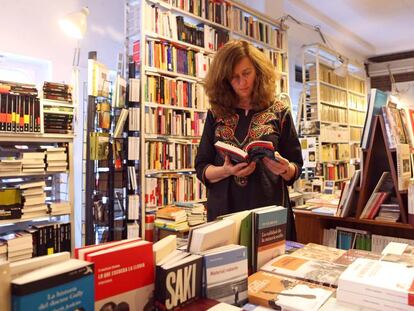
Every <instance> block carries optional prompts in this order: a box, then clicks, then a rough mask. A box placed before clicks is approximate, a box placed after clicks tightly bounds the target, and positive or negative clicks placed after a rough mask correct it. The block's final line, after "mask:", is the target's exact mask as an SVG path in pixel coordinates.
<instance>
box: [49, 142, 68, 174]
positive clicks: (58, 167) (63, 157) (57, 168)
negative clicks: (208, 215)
mask: <svg viewBox="0 0 414 311" xmlns="http://www.w3.org/2000/svg"><path fill="white" fill-rule="evenodd" d="M67 158H68V157H67V154H66V148H65V147H55V148H48V149H47V150H46V165H47V167H46V171H47V172H64V171H66V169H67V166H68V160H67Z"/></svg>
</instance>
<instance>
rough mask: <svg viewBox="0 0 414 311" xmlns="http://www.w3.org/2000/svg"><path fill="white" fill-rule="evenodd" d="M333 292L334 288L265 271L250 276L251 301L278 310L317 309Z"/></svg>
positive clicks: (311, 310) (309, 310) (307, 310)
mask: <svg viewBox="0 0 414 311" xmlns="http://www.w3.org/2000/svg"><path fill="white" fill-rule="evenodd" d="M333 292H334V289H333V288H327V287H323V286H321V285H316V284H312V283H308V282H305V281H299V280H295V279H291V278H286V277H282V276H278V275H275V274H272V273H268V272H264V271H259V272H256V273H255V274H252V275H251V276H249V302H250V303H253V304H256V305H261V306H263V307H268V308H271V309H276V310H280V309H279V308H281V309H282V310H306V311H316V310H319V308H320V307H321V306H322V305H323V304H324V303H325V301H326V300H327V299H329V297H330V296H331V295H332V294H333Z"/></svg>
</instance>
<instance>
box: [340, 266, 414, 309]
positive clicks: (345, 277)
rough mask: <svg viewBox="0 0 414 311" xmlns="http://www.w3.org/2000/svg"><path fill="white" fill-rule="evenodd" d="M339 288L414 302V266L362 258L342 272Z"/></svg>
mask: <svg viewBox="0 0 414 311" xmlns="http://www.w3.org/2000/svg"><path fill="white" fill-rule="evenodd" d="M338 290H341V291H342V290H345V291H349V292H354V293H358V294H360V295H364V296H367V297H373V298H376V299H380V300H385V301H389V302H393V303H398V304H403V305H405V306H406V307H407V309H406V310H408V306H414V295H413V291H414V269H412V268H411V267H407V266H406V265H402V264H398V263H394V262H387V261H378V260H371V259H366V258H358V259H357V260H355V261H354V262H353V263H352V264H351V265H349V266H348V268H347V269H346V270H345V271H344V273H342V275H341V276H340V278H339V282H338Z"/></svg>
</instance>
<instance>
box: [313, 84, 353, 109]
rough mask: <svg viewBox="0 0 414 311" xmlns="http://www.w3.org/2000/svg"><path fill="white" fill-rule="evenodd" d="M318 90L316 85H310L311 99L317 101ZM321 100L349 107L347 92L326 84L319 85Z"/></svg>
mask: <svg viewBox="0 0 414 311" xmlns="http://www.w3.org/2000/svg"><path fill="white" fill-rule="evenodd" d="M317 90H318V88H317V87H316V85H312V86H311V87H310V98H309V99H310V101H312V102H316V100H317ZM319 96H320V97H319V100H320V101H322V103H323V102H326V103H328V104H331V105H335V106H339V107H341V108H347V106H348V102H347V94H346V92H344V91H342V90H338V89H334V88H331V87H329V86H326V85H324V84H321V85H320V86H319Z"/></svg>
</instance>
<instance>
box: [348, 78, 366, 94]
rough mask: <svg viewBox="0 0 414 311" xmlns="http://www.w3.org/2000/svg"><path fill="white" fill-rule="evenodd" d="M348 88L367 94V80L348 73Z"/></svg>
mask: <svg viewBox="0 0 414 311" xmlns="http://www.w3.org/2000/svg"><path fill="white" fill-rule="evenodd" d="M348 89H349V90H351V91H353V92H357V93H360V94H365V80H363V79H361V78H355V77H353V76H351V75H348Z"/></svg>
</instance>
